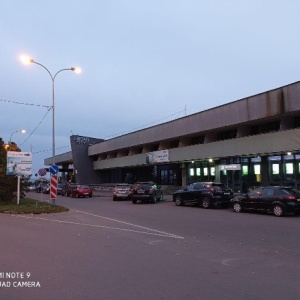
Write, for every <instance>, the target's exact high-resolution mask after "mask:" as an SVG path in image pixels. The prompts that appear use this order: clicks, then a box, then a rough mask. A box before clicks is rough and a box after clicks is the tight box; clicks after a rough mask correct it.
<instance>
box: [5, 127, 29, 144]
mask: <svg viewBox="0 0 300 300" xmlns="http://www.w3.org/2000/svg"><path fill="white" fill-rule="evenodd" d="M17 132H21V133H26V130H25V129H21V130H16V131H14V132H13V133H12V134H11V135H10V138H9V144H11V138H12V136H13V135H14V134H15V133H17Z"/></svg>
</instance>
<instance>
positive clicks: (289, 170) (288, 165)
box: [285, 163, 294, 174]
mask: <svg viewBox="0 0 300 300" xmlns="http://www.w3.org/2000/svg"><path fill="white" fill-rule="evenodd" d="M285 171H286V174H294V165H293V163H286V164H285Z"/></svg>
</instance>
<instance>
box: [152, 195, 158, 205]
mask: <svg viewBox="0 0 300 300" xmlns="http://www.w3.org/2000/svg"><path fill="white" fill-rule="evenodd" d="M156 202H157V197H156V195H154V196H153V198H152V203H156Z"/></svg>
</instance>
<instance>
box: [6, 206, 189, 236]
mask: <svg viewBox="0 0 300 300" xmlns="http://www.w3.org/2000/svg"><path fill="white" fill-rule="evenodd" d="M78 212H79V211H78ZM11 216H12V217H17V218H25V219H33V220H41V221H48V222H56V223H61V224H71V225H80V226H89V227H94V228H106V229H112V230H120V231H127V232H133V233H140V234H146V235H154V236H161V237H167V238H173V239H184V237H181V236H178V235H174V234H170V233H167V232H163V231H161V232H160V231H158V230H154V229H151V228H147V227H142V226H138V225H132V226H136V227H140V228H144V229H147V230H148V231H149V232H146V231H138V230H133V229H125V228H118V227H110V226H103V225H93V224H87V223H78V222H71V221H62V220H56V219H47V218H42V217H30V216H21V215H11ZM95 216H96V215H95ZM99 217H100V216H99ZM103 218H105V217H103ZM107 219H109V218H107ZM111 220H113V219H111ZM116 221H118V220H116ZM119 222H120V223H122V221H119ZM123 223H124V224H128V225H129V223H126V222H123Z"/></svg>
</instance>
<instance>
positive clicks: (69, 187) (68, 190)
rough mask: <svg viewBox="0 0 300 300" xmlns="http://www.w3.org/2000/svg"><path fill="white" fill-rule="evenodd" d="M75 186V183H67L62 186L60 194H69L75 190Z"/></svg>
mask: <svg viewBox="0 0 300 300" xmlns="http://www.w3.org/2000/svg"><path fill="white" fill-rule="evenodd" d="M76 188H77V184H76V183H68V184H66V185H64V186H63V189H62V196H68V197H69V196H71V194H72V191H73V190H75V189H76Z"/></svg>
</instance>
